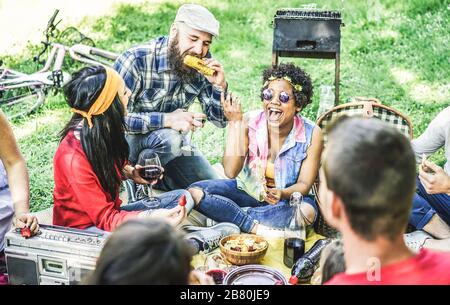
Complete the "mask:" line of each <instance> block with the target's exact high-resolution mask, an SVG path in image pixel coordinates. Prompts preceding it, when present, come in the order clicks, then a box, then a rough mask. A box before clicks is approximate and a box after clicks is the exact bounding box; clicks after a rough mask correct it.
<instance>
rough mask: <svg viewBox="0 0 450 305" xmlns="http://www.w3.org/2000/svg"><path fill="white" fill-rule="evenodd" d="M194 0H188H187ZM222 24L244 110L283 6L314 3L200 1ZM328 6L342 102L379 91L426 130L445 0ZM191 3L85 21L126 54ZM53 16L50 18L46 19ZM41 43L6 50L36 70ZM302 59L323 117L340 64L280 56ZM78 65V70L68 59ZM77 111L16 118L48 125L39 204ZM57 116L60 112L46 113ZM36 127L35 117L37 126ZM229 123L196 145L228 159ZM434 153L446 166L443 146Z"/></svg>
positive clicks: (36, 136) (42, 140) (438, 93)
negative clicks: (326, 87) (335, 32)
mask: <svg viewBox="0 0 450 305" xmlns="http://www.w3.org/2000/svg"><path fill="white" fill-rule="evenodd" d="M183 2H184V1H183ZM198 2H199V3H202V4H204V5H205V6H207V7H208V8H210V9H211V11H212V12H213V13H214V14H215V15H216V17H217V19H218V20H219V21H220V22H221V28H220V37H219V38H218V39H217V41H214V43H213V45H212V49H211V52H212V54H213V56H214V57H216V58H217V59H218V60H219V61H220V62H221V63H222V64H223V66H224V68H225V71H226V77H227V81H228V83H229V86H230V89H231V90H232V91H233V92H234V93H236V94H237V95H238V96H240V97H241V100H242V102H243V104H244V110H246V111H248V110H254V109H257V108H258V107H260V106H261V105H260V104H261V102H260V99H259V97H258V95H259V88H260V86H261V72H262V70H263V69H264V68H266V67H267V66H268V65H270V64H271V60H272V37H273V29H272V27H271V22H272V19H273V16H274V14H275V11H276V9H277V8H285V7H300V6H301V5H302V4H305V3H309V1H298V0H290V1H288V0H280V1H272V0H260V1H238V0H228V1H218V0H210V1H206V0H204V1H198ZM315 2H316V3H317V7H318V8H323V9H334V10H340V11H341V12H342V16H343V21H344V23H345V26H344V27H342V28H341V32H342V40H341V66H340V67H341V86H340V91H341V93H340V100H341V103H343V102H346V101H347V99H348V98H350V97H353V96H369V97H376V98H378V99H379V100H380V101H382V102H383V103H384V104H386V105H388V106H392V107H394V108H396V109H398V110H399V111H401V112H402V113H404V114H406V115H408V116H409V118H410V119H411V121H412V122H413V125H414V134H415V136H418V135H419V134H421V133H422V132H423V131H424V129H425V128H426V126H427V125H428V123H429V122H430V121H431V119H432V118H433V117H434V116H435V115H436V114H437V113H438V112H439V111H440V110H441V109H443V108H444V107H446V106H448V105H449V100H450V93H449V91H450V90H449V88H450V87H449V83H450V82H449V74H448V71H450V61H449V60H448V59H449V55H450V54H449V50H450V46H449V34H448V29H449V20H450V18H449V13H450V10H449V9H448V8H447V5H448V4H447V3H446V2H447V1H444V0H427V1H423V0H408V1H396V0H386V1H377V0H367V1H359V0H348V1H324V0H323V1H315ZM181 3H182V2H181V1H176V2H174V1H166V2H160V1H157V2H153V1H148V2H145V3H143V4H139V5H131V4H123V5H119V6H117V8H116V10H115V11H113V12H111V13H110V14H109V15H106V16H99V17H97V18H95V19H86V20H84V21H83V22H82V23H81V24H79V25H76V26H77V27H79V28H80V29H83V32H85V34H87V35H88V36H89V37H91V38H93V39H94V41H95V42H96V45H97V46H98V47H100V48H103V49H107V50H111V51H115V52H123V51H125V50H126V49H127V48H129V47H131V46H133V45H136V44H140V43H144V42H147V41H149V40H150V39H152V38H154V37H156V36H159V35H166V34H167V33H168V31H169V27H170V25H171V23H172V21H173V18H174V17H175V14H176V10H177V8H178V6H179V5H180V4H181ZM43 23H45V20H43ZM38 49H39V47H38V46H29V47H28V48H27V50H25V51H24V54H23V56H22V57H20V58H4V61H5V63H6V64H7V65H12V66H14V67H16V68H18V69H20V70H24V71H27V72H30V71H33V70H36V69H37V67H36V66H35V65H34V64H32V63H31V60H30V58H32V55H34V54H36V53H37V50H38ZM280 61H281V62H288V61H291V62H294V63H296V64H298V65H300V66H301V67H302V68H303V69H304V70H305V71H307V72H308V73H309V74H310V75H311V78H312V80H313V84H314V87H315V94H314V96H313V103H312V104H311V105H309V106H308V107H307V108H306V109H305V110H304V112H303V114H304V115H305V116H306V117H308V118H310V119H313V120H315V117H316V113H317V109H318V101H319V90H318V88H319V86H320V85H321V84H333V82H334V62H333V61H330V60H312V59H299V58H280ZM65 67H66V68H69V69H70V71H73V70H74V69H76V68H78V67H79V66H74V65H73V63H71V62H69V61H67V62H66V66H65ZM69 116H70V114H69V111H68V110H67V108H66V106H65V102H64V100H63V98H62V96H61V95H56V96H54V97H52V98H50V99H49V100H48V101H47V103H46V104H45V106H44V107H43V108H42V109H40V110H39V111H38V113H37V114H35V115H33V116H30V117H28V118H26V119H25V120H23V121H20V122H15V124H17V125H16V127H17V129H21V128H23V126H25V125H27V124H30V123H31V125H33V123H34V122H40V123H38V125H37V126H38V128H36V129H35V130H33V132H32V133H30V135H28V136H26V137H23V138H20V140H19V143H20V146H21V149H22V152H23V153H24V154H25V156H26V158H27V163H28V168H29V169H30V177H31V191H32V206H33V209H34V210H38V209H41V208H44V207H47V206H49V205H50V204H51V202H52V189H53V179H52V177H53V173H52V158H53V154H54V151H55V149H56V146H57V143H58V138H57V133H58V132H59V130H60V129H61V128H62V127H63V125H64V123H65V122H66V121H67V120H68V118H69ZM49 117H51V119H50V120H44V121H43V122H42V120H43V119H45V118H49ZM33 126H34V125H33ZM224 135H225V130H223V129H218V128H215V127H214V126H213V125H212V124H210V123H207V125H206V127H205V128H203V130H201V131H198V132H196V134H195V136H194V143H196V144H197V145H198V146H199V148H200V149H201V150H202V151H203V152H204V153H205V154H206V156H207V157H208V159H209V160H210V161H211V162H217V161H220V159H221V155H222V151H223V142H224V140H223V139H224ZM431 160H433V161H436V162H438V163H439V164H441V165H442V164H443V162H444V156H443V152H442V151H440V152H439V153H438V154H436V155H435V156H433V158H431Z"/></svg>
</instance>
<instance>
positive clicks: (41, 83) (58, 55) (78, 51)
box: [0, 11, 119, 118]
mask: <svg viewBox="0 0 450 305" xmlns="http://www.w3.org/2000/svg"><path fill="white" fill-rule="evenodd" d="M57 13H58V11H55V13H54V14H53V16H52V17H51V19H50V21H49V23H48V25H47V29H46V30H45V32H44V33H45V37H46V40H45V41H43V42H42V43H43V44H44V48H43V50H42V51H41V52H40V53H39V55H38V56H36V57H35V58H34V61H39V57H40V56H41V55H42V54H44V53H45V51H46V50H47V48H48V47H51V50H50V52H49V53H48V57H47V60H46V61H45V63H44V66H43V67H42V69H40V70H39V71H37V72H34V73H31V74H26V73H22V72H19V71H14V70H12V69H8V68H3V69H0V106H2V105H4V107H5V108H4V109H6V107H10V105H11V106H12V105H14V107H17V106H19V108H20V105H21V103H22V101H23V100H25V99H27V100H29V101H30V102H29V103H30V104H32V106H29V109H27V108H26V105H25V104H24V105H23V106H24V107H25V109H24V110H23V111H20V113H19V114H15V115H14V116H11V118H13V117H17V116H20V115H24V114H28V113H30V112H31V111H34V110H35V109H37V108H38V107H39V106H40V105H41V104H42V103H43V101H44V100H45V96H46V93H47V89H48V88H51V87H53V88H61V87H62V86H64V84H66V83H67V82H68V81H70V74H69V73H67V72H65V71H63V70H62V68H63V63H64V59H65V57H66V55H67V53H68V54H69V56H70V57H71V58H72V59H74V60H75V61H78V62H82V63H84V64H90V65H103V66H112V65H113V63H114V61H115V60H116V59H117V57H118V56H119V54H116V53H113V52H109V51H106V50H102V49H99V48H95V47H92V46H88V45H84V44H75V45H73V46H65V45H63V44H60V43H53V42H49V38H50V37H53V34H52V32H53V31H54V30H55V29H56V25H57V24H58V23H59V22H60V21H61V20H60V21H58V22H57V23H56V25H54V24H53V23H54V20H55V18H56V15H57ZM21 88H23V89H24V90H21ZM15 90H19V92H20V93H19V94H17V95H16V93H14V91H15ZM8 91H10V94H9V95H8V94H7V93H8ZM23 92H27V93H23ZM4 93H6V94H7V95H6V98H4V97H2V96H3V95H4ZM31 96H37V98H38V101H37V102H33V101H31ZM2 107H3V106H2Z"/></svg>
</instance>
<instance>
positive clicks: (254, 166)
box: [236, 110, 315, 201]
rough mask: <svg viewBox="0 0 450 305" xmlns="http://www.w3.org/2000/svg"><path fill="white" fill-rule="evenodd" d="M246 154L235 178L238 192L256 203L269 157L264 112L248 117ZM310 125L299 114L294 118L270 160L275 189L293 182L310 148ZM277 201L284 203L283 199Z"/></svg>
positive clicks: (251, 114)
mask: <svg viewBox="0 0 450 305" xmlns="http://www.w3.org/2000/svg"><path fill="white" fill-rule="evenodd" d="M248 117H249V123H248V141H249V144H248V154H247V156H246V159H245V164H244V168H243V169H242V171H241V172H240V173H239V175H238V177H237V178H236V181H237V186H238V188H239V189H241V190H243V191H245V192H246V193H248V194H249V195H250V196H252V197H254V198H255V199H256V200H258V201H263V200H264V197H263V196H264V187H263V183H265V169H266V166H267V158H268V156H269V144H268V143H269V142H268V131H267V120H266V115H265V113H264V111H260V110H258V111H253V112H250V113H249V114H248ZM314 126H315V124H314V122H312V121H310V120H308V119H306V118H303V117H302V116H300V115H296V116H295V117H294V125H293V127H292V130H291V131H290V132H289V135H288V136H287V137H286V140H285V141H284V143H283V146H282V147H281V149H280V151H279V153H278V155H277V157H276V158H275V161H274V166H275V186H276V188H277V189H280V190H282V189H285V188H287V187H290V186H291V185H293V184H295V183H296V182H297V179H298V176H299V174H300V168H301V166H302V162H303V160H304V159H305V158H306V151H307V150H308V148H309V146H310V145H311V138H312V132H313V129H314ZM281 201H287V200H286V199H284V200H281Z"/></svg>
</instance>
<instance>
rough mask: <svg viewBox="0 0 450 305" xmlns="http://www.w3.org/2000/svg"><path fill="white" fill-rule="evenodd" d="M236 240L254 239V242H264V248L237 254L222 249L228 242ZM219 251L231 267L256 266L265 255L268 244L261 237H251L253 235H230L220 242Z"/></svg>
mask: <svg viewBox="0 0 450 305" xmlns="http://www.w3.org/2000/svg"><path fill="white" fill-rule="evenodd" d="M236 238H244V239H245V238H251V239H254V240H255V242H265V243H266V246H265V247H264V248H263V249H260V250H256V251H253V252H239V251H234V250H230V249H227V248H225V247H224V245H225V243H226V242H227V241H229V240H232V239H236ZM219 244H220V251H221V252H222V253H223V255H225V257H226V259H227V260H228V261H229V262H230V263H232V264H233V265H238V266H242V265H248V264H257V263H259V261H260V260H261V259H262V258H263V257H264V255H266V252H267V249H268V247H269V243H268V242H267V241H266V239H265V238H264V237H262V236H258V235H253V234H232V235H229V236H226V237H224V238H222V239H221V240H220V243H219Z"/></svg>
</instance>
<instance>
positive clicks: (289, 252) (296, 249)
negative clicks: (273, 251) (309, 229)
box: [283, 238, 305, 268]
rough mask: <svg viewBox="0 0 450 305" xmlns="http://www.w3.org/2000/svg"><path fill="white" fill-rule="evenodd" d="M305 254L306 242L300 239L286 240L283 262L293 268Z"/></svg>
mask: <svg viewBox="0 0 450 305" xmlns="http://www.w3.org/2000/svg"><path fill="white" fill-rule="evenodd" d="M304 253H305V241H304V240H303V239H300V238H286V239H285V240H284V258H283V262H284V264H285V265H286V266H288V267H289V268H291V267H292V266H293V265H294V264H295V262H296V261H297V260H298V259H299V258H300V257H301V256H302V255H303V254H304Z"/></svg>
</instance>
